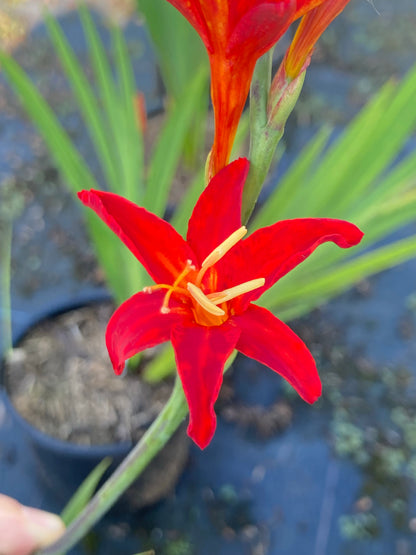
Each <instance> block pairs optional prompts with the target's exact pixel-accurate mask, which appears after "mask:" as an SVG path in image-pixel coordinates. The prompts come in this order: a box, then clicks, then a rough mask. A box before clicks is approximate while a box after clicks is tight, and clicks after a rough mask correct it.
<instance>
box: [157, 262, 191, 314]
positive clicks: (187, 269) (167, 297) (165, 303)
mask: <svg viewBox="0 0 416 555" xmlns="http://www.w3.org/2000/svg"><path fill="white" fill-rule="evenodd" d="M191 270H195V266H194V265H193V264H191V261H190V260H188V264H187V266H185V268H184V269H183V271H182V272H181V273H180V274H179V275H178V277H177V278H176V279H175V281H174V282H173V285H168V286H167V288H168V292H167V293H166V295H165V298H164V299H163V303H162V307H161V309H160V312H161V313H162V314H168V312H169V307H168V304H169V300H170V298H171V296H172V293H173V292H174V291H175V290H182V291H185V290H184V289H183V288H182V287H178V285H179V284H180V282H181V281H182V280H183V278H184V277H185V276H187V275H188V274H189V272H190V271H191ZM159 287H166V286H165V285H161V286H159Z"/></svg>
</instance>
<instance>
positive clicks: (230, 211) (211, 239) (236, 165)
mask: <svg viewBox="0 0 416 555" xmlns="http://www.w3.org/2000/svg"><path fill="white" fill-rule="evenodd" d="M248 169H249V161H248V160H247V159H246V158H239V159H238V160H235V162H232V163H231V164H229V165H228V166H226V167H225V168H224V169H223V170H221V171H220V172H219V173H218V174H217V175H216V176H215V177H213V178H212V179H211V181H210V182H209V184H208V186H207V187H206V189H205V190H204V191H203V193H202V195H201V196H200V197H199V200H198V202H197V203H196V205H195V208H194V211H193V213H192V216H191V218H190V220H189V224H188V235H187V241H188V244H189V245H190V246H191V248H192V250H193V251H194V252H195V253H196V255H197V257H198V259H199V263H201V262H202V261H203V260H204V259H205V258H206V257H207V256H208V255H209V254H210V252H212V251H213V250H214V249H215V248H216V247H218V245H219V244H220V243H222V242H223V241H224V240H225V239H227V237H229V236H230V235H231V233H233V231H235V230H236V229H238V228H239V227H241V195H242V191H243V186H244V182H245V179H246V177H247V173H248Z"/></svg>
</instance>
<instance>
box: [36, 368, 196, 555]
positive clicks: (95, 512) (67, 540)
mask: <svg viewBox="0 0 416 555" xmlns="http://www.w3.org/2000/svg"><path fill="white" fill-rule="evenodd" d="M187 411H188V407H187V404H186V401H185V396H184V394H183V389H182V385H181V383H180V380H179V378H176V381H175V386H174V388H173V391H172V394H171V396H170V398H169V400H168V402H167V403H166V405H165V407H164V408H163V410H162V412H161V413H160V414H159V416H158V417H157V419H156V420H155V421H154V423H153V424H152V426H151V427H150V428H149V429H148V430H147V432H146V433H145V435H144V436H143V437H142V439H141V440H140V442H139V443H138V444H137V445H136V447H134V449H133V450H132V451H131V452H130V453H129V454H128V455H127V457H126V458H125V459H124V461H123V462H122V463H121V464H120V466H119V467H118V468H117V469H116V470H115V472H114V473H113V474H112V475H111V476H110V478H109V479H108V480H107V481H106V482H105V484H104V485H103V486H102V487H101V489H100V490H98V492H97V493H96V494H95V496H94V497H93V498H92V499H91V501H90V502H89V504H88V505H87V506H86V507H85V509H84V510H83V511H82V513H81V514H80V515H79V516H78V518H77V519H76V520H74V521H73V523H72V524H71V525H70V526H69V527H68V529H67V531H66V532H65V534H64V535H63V536H62V537H61V538H60V539H59V540H58V541H56V542H55V543H54V544H53V545H51V546H49V547H46V548H45V549H42V550H40V551H37V555H59V554H62V553H64V552H66V551H68V550H69V549H71V547H73V546H74V545H75V544H76V543H77V542H78V541H79V540H80V539H81V538H83V537H84V535H85V534H86V533H87V532H88V531H89V530H90V529H91V528H92V527H93V526H94V524H95V523H96V522H98V521H99V520H100V518H101V517H102V516H103V515H104V514H105V513H106V512H107V511H108V510H109V509H110V508H111V507H112V506H113V505H114V503H115V502H116V501H117V499H118V498H119V497H120V496H121V495H122V493H123V492H124V491H125V490H126V489H127V488H128V487H129V486H130V485H131V484H132V483H133V482H134V481H135V480H136V478H137V477H138V476H139V474H140V473H141V472H142V471H143V470H144V469H145V468H146V466H147V465H148V464H149V462H150V461H151V460H152V459H153V457H154V456H155V455H156V454H157V453H158V452H159V451H160V450H161V449H162V447H163V446H164V445H165V444H166V443H167V441H168V440H169V439H170V437H171V436H172V434H173V433H174V432H175V431H176V429H177V428H178V426H179V424H180V423H181V422H182V421H183V419H184V418H185V416H186V414H187Z"/></svg>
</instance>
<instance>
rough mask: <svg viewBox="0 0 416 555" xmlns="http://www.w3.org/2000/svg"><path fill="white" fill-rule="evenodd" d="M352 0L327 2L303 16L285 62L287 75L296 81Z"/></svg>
mask: <svg viewBox="0 0 416 555" xmlns="http://www.w3.org/2000/svg"><path fill="white" fill-rule="evenodd" d="M349 1H350V0H325V1H324V2H323V3H322V4H321V5H320V6H318V7H316V8H315V9H313V10H311V11H309V12H308V13H307V14H306V15H304V16H303V18H302V20H301V22H300V23H299V27H298V28H297V30H296V34H295V36H294V38H293V41H292V44H291V45H290V47H289V49H288V51H287V53H286V56H285V59H284V61H283V64H284V68H285V72H286V75H287V76H288V77H290V78H291V79H295V78H296V77H297V76H298V75H299V74H300V73H301V71H302V70H303V69H304V67H305V64H308V63H309V60H310V57H311V55H312V52H313V49H314V47H315V44H316V43H317V41H318V39H319V37H320V36H321V35H322V33H323V32H324V31H325V29H326V28H327V27H328V26H329V24H330V23H332V21H333V20H334V19H335V18H336V17H337V16H338V15H339V14H340V13H341V12H342V10H343V9H344V8H345V6H346V5H347V4H348V2H349Z"/></svg>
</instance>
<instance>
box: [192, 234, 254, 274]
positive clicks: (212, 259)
mask: <svg viewBox="0 0 416 555" xmlns="http://www.w3.org/2000/svg"><path fill="white" fill-rule="evenodd" d="M246 233H247V228H246V227H245V226H244V225H243V226H242V227H240V229H237V230H236V231H234V233H231V235H230V236H229V237H227V239H226V240H225V241H223V242H222V243H221V244H220V245H218V247H216V248H215V249H214V250H213V251H212V252H211V253H210V254H209V255H208V256H207V257H206V259H205V260H204V261H203V263H202V264H201V268H204V269H208V268H210V267H211V266H213V265H214V264H215V263H216V262H218V260H220V259H221V258H222V257H223V256H224V255H225V254H226V253H227V252H228V251H229V250H230V249H232V248H233V247H234V245H236V244H237V243H238V241H240V239H242V238H243V237H244V235H245V234H246Z"/></svg>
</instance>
